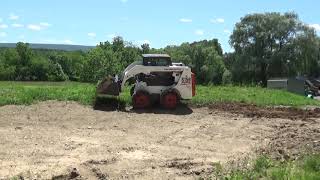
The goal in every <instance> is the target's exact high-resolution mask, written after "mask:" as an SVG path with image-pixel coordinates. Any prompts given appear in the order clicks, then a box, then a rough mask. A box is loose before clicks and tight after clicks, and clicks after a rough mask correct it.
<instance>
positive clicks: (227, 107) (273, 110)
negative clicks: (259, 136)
mask: <svg viewBox="0 0 320 180" xmlns="http://www.w3.org/2000/svg"><path fill="white" fill-rule="evenodd" d="M209 109H210V110H219V111H227V112H229V113H233V114H242V115H244V116H245V117H250V118H261V117H265V118H282V119H291V120H298V119H301V120H310V119H313V118H320V108H315V109H309V110H304V109H299V108H295V107H260V106H256V105H253V104H245V103H231V102H230V103H215V104H212V105H210V106H209Z"/></svg>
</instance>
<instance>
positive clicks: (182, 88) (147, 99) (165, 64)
mask: <svg viewBox="0 0 320 180" xmlns="http://www.w3.org/2000/svg"><path fill="white" fill-rule="evenodd" d="M128 81H131V82H132V81H133V82H135V83H134V85H133V86H132V88H131V91H130V94H131V96H132V104H133V108H135V109H142V108H147V107H150V106H151V105H152V104H154V103H155V102H160V104H161V105H162V106H163V107H164V108H167V109H174V108H175V107H176V106H177V104H178V103H179V102H180V100H190V99H191V98H192V97H193V96H195V86H196V84H195V75H194V74H193V73H192V72H191V69H190V68H189V67H188V66H185V65H184V64H183V63H172V61H171V57H170V56H169V55H167V54H143V55H142V61H136V62H134V63H132V64H130V65H129V66H128V67H127V68H126V69H125V70H124V71H123V72H122V74H121V75H120V76H117V75H114V76H112V77H111V76H109V77H107V78H105V79H104V80H102V81H101V83H99V84H98V87H97V95H98V96H100V95H111V96H119V94H120V93H121V92H122V91H123V90H124V88H125V85H126V82H128Z"/></svg>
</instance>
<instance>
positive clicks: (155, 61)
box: [142, 54, 172, 66]
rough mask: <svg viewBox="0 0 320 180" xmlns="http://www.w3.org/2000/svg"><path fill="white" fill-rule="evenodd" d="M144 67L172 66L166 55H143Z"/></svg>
mask: <svg viewBox="0 0 320 180" xmlns="http://www.w3.org/2000/svg"><path fill="white" fill-rule="evenodd" d="M142 58H143V65H144V66H172V61H171V57H170V56H169V55H167V54H143V55H142Z"/></svg>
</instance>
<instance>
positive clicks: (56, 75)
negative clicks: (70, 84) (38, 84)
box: [48, 63, 69, 81]
mask: <svg viewBox="0 0 320 180" xmlns="http://www.w3.org/2000/svg"><path fill="white" fill-rule="evenodd" d="M68 79H69V78H68V76H67V75H66V74H65V73H64V72H63V69H62V67H61V65H60V64H58V63H55V64H51V65H50V70H49V76H48V80H49V81H66V80H68Z"/></svg>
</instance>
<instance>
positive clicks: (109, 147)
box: [0, 101, 320, 179]
mask: <svg viewBox="0 0 320 180" xmlns="http://www.w3.org/2000/svg"><path fill="white" fill-rule="evenodd" d="M319 112H320V111H319V110H318V109H313V110H308V111H302V110H297V109H292V108H290V109H288V108H266V109H262V108H259V107H256V106H253V105H243V104H216V105H212V106H210V107H208V108H193V109H189V108H187V107H184V106H182V107H179V108H178V109H177V110H176V111H173V112H168V111H164V110H150V111H148V112H116V111H112V112H106V111H101V110H93V109H92V107H89V106H82V105H79V104H77V103H75V102H56V101H47V102H41V103H38V104H35V105H31V106H13V105H10V106H4V107H0V179H7V178H10V177H13V176H15V177H23V178H25V179H69V178H77V179H194V178H198V177H207V176H209V175H210V174H212V173H213V171H214V167H213V163H215V162H221V163H223V164H224V163H228V162H231V161H233V160H235V159H238V158H240V157H242V156H247V155H254V154H256V153H267V154H270V155H272V156H274V157H275V158H282V159H285V158H292V157H293V158H294V157H295V156H296V155H297V154H298V153H301V150H302V149H311V150H315V151H319V149H320V142H319V140H320V119H319Z"/></svg>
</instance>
